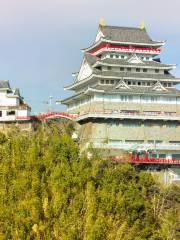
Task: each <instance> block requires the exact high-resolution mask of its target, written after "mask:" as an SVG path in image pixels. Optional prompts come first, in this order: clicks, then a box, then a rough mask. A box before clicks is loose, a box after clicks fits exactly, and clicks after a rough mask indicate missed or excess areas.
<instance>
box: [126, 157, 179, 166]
mask: <svg viewBox="0 0 180 240" xmlns="http://www.w3.org/2000/svg"><path fill="white" fill-rule="evenodd" d="M130 162H132V163H158V164H175V165H180V160H177V159H166V158H146V157H144V158H139V159H138V158H133V157H132V158H131V160H130Z"/></svg>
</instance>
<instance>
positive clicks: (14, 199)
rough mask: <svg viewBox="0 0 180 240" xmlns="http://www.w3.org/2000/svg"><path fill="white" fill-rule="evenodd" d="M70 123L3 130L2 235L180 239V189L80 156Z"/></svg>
mask: <svg viewBox="0 0 180 240" xmlns="http://www.w3.org/2000/svg"><path fill="white" fill-rule="evenodd" d="M70 130H71V129H70V127H68V128H64V130H62V128H61V129H60V128H58V127H57V125H51V126H50V127H49V128H48V130H47V129H45V130H44V129H43V128H42V129H41V128H40V129H39V130H37V131H36V132H34V133H31V134H30V133H29V135H23V134H20V133H19V132H14V133H13V134H11V135H10V136H6V137H5V136H4V135H3V134H1V136H0V143H1V144H0V182H1V188H0V219H1V220H0V234H1V235H0V239H62V240H73V239H74V240H78V239H79V240H80V239H84V240H143V239H144V240H145V239H150V240H165V239H169V240H170V239H172V240H173V239H174V240H176V239H177V240H178V239H180V188H179V187H178V186H171V187H169V188H165V189H163V188H162V187H160V186H159V185H158V184H157V183H155V182H154V180H153V179H152V177H151V175H150V174H148V173H145V172H138V171H137V170H135V169H134V168H133V167H132V166H130V165H128V164H117V163H112V162H110V161H104V160H101V157H100V156H98V155H97V154H95V155H94V157H93V159H92V160H88V159H87V158H86V154H84V155H81V156H80V154H79V148H78V145H77V144H76V143H75V142H73V140H72V139H71V138H70V137H69V135H68V133H69V132H70Z"/></svg>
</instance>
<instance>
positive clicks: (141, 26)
mask: <svg viewBox="0 0 180 240" xmlns="http://www.w3.org/2000/svg"><path fill="white" fill-rule="evenodd" d="M139 28H140V29H141V30H144V29H145V23H144V20H142V21H141V22H140V25H139Z"/></svg>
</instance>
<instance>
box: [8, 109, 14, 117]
mask: <svg viewBox="0 0 180 240" xmlns="http://www.w3.org/2000/svg"><path fill="white" fill-rule="evenodd" d="M13 115H15V111H14V110H12V111H11V110H10V111H7V116H13Z"/></svg>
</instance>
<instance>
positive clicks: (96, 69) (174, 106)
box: [62, 23, 180, 159]
mask: <svg viewBox="0 0 180 240" xmlns="http://www.w3.org/2000/svg"><path fill="white" fill-rule="evenodd" d="M164 44H165V42H162V41H154V40H152V39H151V38H150V36H149V35H148V33H147V32H146V29H145V27H144V24H141V27H140V28H131V27H116V26H106V25H105V23H103V24H102V23H101V24H100V25H99V28H98V32H97V35H96V38H95V42H94V43H93V44H92V45H91V46H90V47H88V48H86V49H83V52H84V57H83V61H82V64H81V67H80V70H79V72H78V73H76V74H74V82H73V83H72V84H71V85H70V86H67V87H65V89H66V90H72V91H74V95H73V96H71V97H69V98H66V99H64V100H63V101H62V103H63V104H65V105H67V108H68V112H70V113H75V114H77V115H78V116H77V119H76V120H77V121H78V122H79V123H80V124H81V135H80V140H81V143H82V144H83V145H86V146H88V144H89V143H93V145H94V146H95V147H96V148H101V149H102V148H106V149H110V150H112V149H113V150H117V151H118V150H122V149H123V150H133V149H137V148H141V147H142V148H148V149H154V150H155V151H154V152H155V154H156V155H157V156H159V157H166V158H175V159H180V90H178V89H176V85H177V84H178V83H180V79H178V78H175V77H174V76H173V75H172V74H171V73H170V71H171V70H172V69H174V68H175V67H176V65H174V64H164V63H161V61H160V59H159V58H158V55H159V54H160V53H161V47H162V46H163V45H164Z"/></svg>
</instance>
